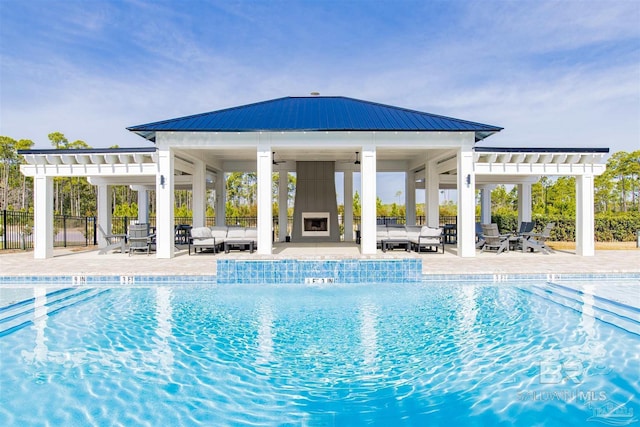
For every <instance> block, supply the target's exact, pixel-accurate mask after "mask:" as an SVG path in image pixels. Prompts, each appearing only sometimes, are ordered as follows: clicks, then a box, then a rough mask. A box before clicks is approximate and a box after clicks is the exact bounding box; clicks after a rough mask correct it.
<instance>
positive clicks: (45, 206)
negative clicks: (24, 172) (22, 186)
mask: <svg viewBox="0 0 640 427" xmlns="http://www.w3.org/2000/svg"><path fill="white" fill-rule="evenodd" d="M33 190H34V209H33V219H34V223H33V257H34V258H35V259H45V258H52V257H53V178H51V177H49V176H44V175H36V176H35V177H34V178H33Z"/></svg>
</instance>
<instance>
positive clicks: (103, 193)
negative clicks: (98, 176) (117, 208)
mask: <svg viewBox="0 0 640 427" xmlns="http://www.w3.org/2000/svg"><path fill="white" fill-rule="evenodd" d="M112 191H113V189H112V187H111V186H110V185H106V184H99V185H98V225H100V226H101V227H102V229H103V230H104V232H105V233H107V234H111V232H112V230H111V216H112V215H111V195H112V194H111V193H112ZM121 233H123V231H121ZM107 244H108V243H107V241H106V240H105V239H104V237H103V236H102V234H101V233H98V247H99V248H104V247H105V246H107Z"/></svg>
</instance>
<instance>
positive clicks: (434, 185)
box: [424, 160, 440, 227]
mask: <svg viewBox="0 0 640 427" xmlns="http://www.w3.org/2000/svg"><path fill="white" fill-rule="evenodd" d="M424 166H425V171H424V177H425V181H426V182H425V184H424V188H425V197H424V200H425V205H426V206H425V212H424V214H425V215H426V217H427V218H426V223H427V225H428V226H429V227H440V175H439V174H438V165H437V163H436V162H435V161H433V160H428V161H427V162H426V163H425V165H424Z"/></svg>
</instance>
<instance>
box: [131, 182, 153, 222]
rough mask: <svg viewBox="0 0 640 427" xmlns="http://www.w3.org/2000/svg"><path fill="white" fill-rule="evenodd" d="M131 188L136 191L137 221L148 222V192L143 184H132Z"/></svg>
mask: <svg viewBox="0 0 640 427" xmlns="http://www.w3.org/2000/svg"><path fill="white" fill-rule="evenodd" d="M131 189H132V190H134V191H135V192H136V193H138V222H139V223H140V224H148V223H149V192H148V191H147V187H145V186H144V185H132V186H131Z"/></svg>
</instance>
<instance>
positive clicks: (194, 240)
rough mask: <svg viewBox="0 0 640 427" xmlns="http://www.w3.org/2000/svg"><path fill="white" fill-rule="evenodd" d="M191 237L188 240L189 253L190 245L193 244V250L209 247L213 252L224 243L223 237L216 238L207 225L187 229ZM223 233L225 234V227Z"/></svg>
mask: <svg viewBox="0 0 640 427" xmlns="http://www.w3.org/2000/svg"><path fill="white" fill-rule="evenodd" d="M189 232H190V233H191V234H190V235H191V238H190V239H188V240H189V255H191V247H192V246H193V248H194V252H197V251H198V249H200V252H202V251H203V250H204V249H211V250H212V251H213V253H214V254H215V253H216V252H217V251H218V250H219V249H220V247H221V245H222V244H223V243H224V238H221V237H218V238H216V237H215V236H214V235H213V233H212V232H211V229H210V228H209V227H194V228H192V229H191V230H189ZM224 234H225V235H226V234H227V232H226V227H225V231H224Z"/></svg>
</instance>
